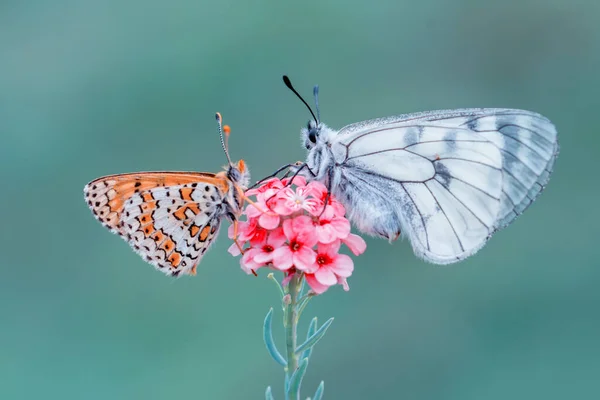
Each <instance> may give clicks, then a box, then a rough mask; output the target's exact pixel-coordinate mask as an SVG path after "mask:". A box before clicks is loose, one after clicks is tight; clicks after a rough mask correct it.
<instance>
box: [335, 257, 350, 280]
mask: <svg viewBox="0 0 600 400" xmlns="http://www.w3.org/2000/svg"><path fill="white" fill-rule="evenodd" d="M329 268H330V269H331V270H332V271H333V272H334V273H335V274H336V275H337V276H341V277H342V278H347V277H349V276H350V275H352V271H354V262H353V261H352V258H350V256H348V255H346V254H338V255H337V257H336V258H335V260H334V261H333V262H332V263H331V264H330V265H329Z"/></svg>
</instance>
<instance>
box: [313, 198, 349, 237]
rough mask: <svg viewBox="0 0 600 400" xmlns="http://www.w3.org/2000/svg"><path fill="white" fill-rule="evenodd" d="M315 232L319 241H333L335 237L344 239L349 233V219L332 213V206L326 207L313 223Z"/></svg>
mask: <svg viewBox="0 0 600 400" xmlns="http://www.w3.org/2000/svg"><path fill="white" fill-rule="evenodd" d="M315 232H316V234H317V240H318V241H319V243H323V244H328V243H333V242H334V241H336V240H337V239H345V238H346V237H348V235H349V234H350V221H348V220H347V219H346V218H343V217H338V216H336V215H335V214H334V211H333V208H331V207H327V208H325V210H324V211H323V214H321V216H320V217H319V219H318V221H316V223H315Z"/></svg>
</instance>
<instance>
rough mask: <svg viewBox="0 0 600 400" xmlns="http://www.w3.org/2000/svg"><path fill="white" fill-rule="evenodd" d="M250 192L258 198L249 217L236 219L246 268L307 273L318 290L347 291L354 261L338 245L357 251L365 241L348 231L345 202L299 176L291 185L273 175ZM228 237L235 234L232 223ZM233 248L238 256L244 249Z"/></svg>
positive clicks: (364, 245)
mask: <svg viewBox="0 0 600 400" xmlns="http://www.w3.org/2000/svg"><path fill="white" fill-rule="evenodd" d="M246 196H254V197H255V199H256V200H255V202H254V203H253V204H249V205H248V206H247V207H246V209H245V211H244V214H245V215H246V217H247V220H246V221H240V222H239V223H238V237H237V241H238V243H239V245H240V247H242V249H243V256H242V258H241V261H240V264H241V266H242V269H243V270H244V271H245V272H246V273H248V274H250V273H254V274H256V270H258V269H259V268H262V267H268V268H272V269H276V270H280V271H283V272H285V273H286V276H287V278H286V279H289V278H291V277H292V276H293V275H294V274H295V273H303V274H304V277H305V278H306V282H307V283H308V285H309V286H310V287H311V289H312V290H313V292H315V293H317V294H320V293H323V292H324V291H326V290H327V289H328V288H329V287H330V286H333V285H336V284H341V285H343V287H344V289H345V290H348V283H347V280H346V279H347V278H348V277H349V276H350V275H351V274H352V271H353V269H354V263H353V262H352V259H351V258H350V257H349V256H348V255H346V254H340V253H339V250H340V247H341V245H342V244H345V245H346V246H347V247H348V248H349V249H350V251H351V252H352V253H353V254H355V255H359V254H361V253H363V252H364V251H365V249H366V243H365V241H364V240H363V239H362V238H361V237H360V236H357V235H354V234H352V233H350V222H349V221H348V220H347V219H346V218H344V214H345V209H344V206H343V205H342V204H341V203H339V202H338V201H336V200H335V198H334V197H333V196H332V195H330V196H327V188H326V187H325V186H324V185H323V184H321V183H319V182H310V183H308V184H307V183H306V180H305V179H304V178H303V177H300V176H297V177H295V178H294V179H293V185H290V184H289V180H288V179H283V180H280V179H278V178H273V179H270V180H268V181H266V182H265V183H264V184H262V185H261V186H260V187H258V188H256V189H251V190H248V191H247V192H246ZM325 201H327V204H325ZM229 237H230V238H232V239H233V238H234V230H233V226H232V227H231V228H230V229H229ZM229 252H230V253H231V254H232V255H234V256H236V255H239V254H240V249H239V247H238V245H237V244H235V243H234V244H233V245H232V246H231V247H230V248H229Z"/></svg>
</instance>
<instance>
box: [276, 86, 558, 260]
mask: <svg viewBox="0 0 600 400" xmlns="http://www.w3.org/2000/svg"><path fill="white" fill-rule="evenodd" d="M283 80H284V83H285V84H286V86H287V87H288V88H289V89H290V90H291V91H292V92H294V94H296V96H298V97H299V98H300V100H302V102H303V103H304V104H305V105H306V107H308V109H309V111H310V113H311V115H312V117H313V119H312V120H310V121H309V122H308V125H307V126H306V128H303V129H302V140H303V143H304V145H305V147H306V149H307V150H308V155H307V158H306V161H305V162H298V163H296V164H290V165H288V166H285V167H284V168H286V167H287V168H289V170H288V172H290V171H291V172H295V174H302V175H304V176H305V177H306V178H307V179H309V180H311V179H312V180H316V181H320V182H322V183H324V184H325V185H326V186H327V187H328V189H329V193H332V194H333V195H335V197H336V198H337V199H338V200H339V201H341V202H342V204H344V206H345V207H346V210H347V213H348V218H349V219H350V220H351V221H352V222H353V223H354V224H355V225H356V227H357V228H358V229H359V230H360V231H362V232H364V233H367V234H371V235H373V236H376V237H381V238H385V239H388V240H389V241H393V240H395V239H397V238H398V237H399V236H400V235H401V234H402V235H403V236H405V237H407V238H408V239H409V241H410V243H411V245H412V248H413V250H414V253H415V254H416V255H417V256H418V257H420V258H422V259H424V260H426V261H428V262H431V263H435V264H450V263H454V262H457V261H461V260H463V259H465V258H467V257H469V256H471V255H473V254H475V253H476V252H477V251H478V250H479V249H481V248H482V247H483V246H484V245H485V243H486V242H487V241H488V239H489V238H490V237H491V236H492V235H493V234H494V233H495V232H496V231H498V230H500V229H502V228H504V227H506V226H507V225H509V224H510V223H511V222H512V221H514V219H515V218H516V217H517V216H519V215H520V214H521V213H523V211H525V209H527V207H529V206H530V205H531V203H533V201H534V200H535V199H536V198H537V197H538V195H539V194H540V193H541V192H542V191H543V190H544V188H545V187H546V184H547V183H548V180H549V178H550V174H551V173H552V169H553V166H554V161H555V160H556V157H557V155H558V151H559V147H558V140H557V132H556V128H555V127H554V125H553V124H552V122H550V121H549V120H548V119H547V118H545V117H543V116H542V115H540V114H537V113H534V112H530V111H524V110H516V109H501V108H469V109H457V110H440V111H428V112H421V113H414V114H403V115H398V116H393V117H386V118H378V119H372V120H369V121H362V122H357V123H355V124H351V125H347V126H345V127H343V128H342V129H340V130H337V131H336V130H334V129H332V128H329V127H328V126H327V125H325V124H324V123H322V122H321V121H320V118H319V117H320V115H319V104H318V86H315V87H314V91H313V94H314V97H315V104H316V109H317V116H315V114H314V113H313V111H312V109H311V108H310V106H309V105H308V104H307V103H306V101H305V100H304V99H303V98H302V96H300V94H299V93H298V92H297V91H296V90H295V89H294V87H293V86H292V84H291V82H290V80H289V78H288V77H287V76H284V77H283ZM280 170H281V169H280Z"/></svg>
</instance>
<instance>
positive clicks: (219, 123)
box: [215, 113, 233, 165]
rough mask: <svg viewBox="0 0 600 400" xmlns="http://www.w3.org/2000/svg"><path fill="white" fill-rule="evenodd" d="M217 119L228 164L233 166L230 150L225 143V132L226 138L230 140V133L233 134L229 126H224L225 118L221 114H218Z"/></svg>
mask: <svg viewBox="0 0 600 400" xmlns="http://www.w3.org/2000/svg"><path fill="white" fill-rule="evenodd" d="M215 117H216V119H217V125H218V128H219V136H220V137H221V146H223V151H224V152H225V155H226V156H227V162H228V163H229V165H233V164H232V163H231V158H229V149H228V148H227V143H226V141H225V138H224V137H223V132H225V136H226V137H227V138H229V132H231V129H230V128H229V125H225V126H223V117H222V116H221V113H216V114H215Z"/></svg>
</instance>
